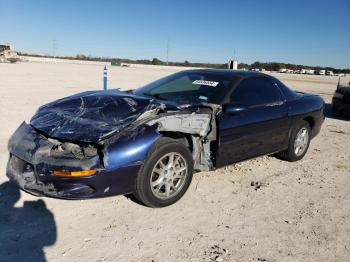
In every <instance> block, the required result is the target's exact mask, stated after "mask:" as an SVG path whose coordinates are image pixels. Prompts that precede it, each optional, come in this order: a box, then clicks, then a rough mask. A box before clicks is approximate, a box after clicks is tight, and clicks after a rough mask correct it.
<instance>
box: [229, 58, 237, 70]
mask: <svg viewBox="0 0 350 262" xmlns="http://www.w3.org/2000/svg"><path fill="white" fill-rule="evenodd" d="M227 65H228V69H231V70H237V69H238V61H237V60H235V59H232V60H230V61H228V64H227Z"/></svg>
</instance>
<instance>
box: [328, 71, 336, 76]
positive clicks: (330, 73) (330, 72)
mask: <svg viewBox="0 0 350 262" xmlns="http://www.w3.org/2000/svg"><path fill="white" fill-rule="evenodd" d="M326 75H328V76H334V73H333V71H331V70H327V71H326Z"/></svg>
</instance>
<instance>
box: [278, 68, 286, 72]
mask: <svg viewBox="0 0 350 262" xmlns="http://www.w3.org/2000/svg"><path fill="white" fill-rule="evenodd" d="M278 72H279V73H286V72H287V68H281V69H280V70H278Z"/></svg>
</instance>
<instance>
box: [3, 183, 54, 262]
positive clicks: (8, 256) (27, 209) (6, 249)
mask: <svg viewBox="0 0 350 262" xmlns="http://www.w3.org/2000/svg"><path fill="white" fill-rule="evenodd" d="M20 196H21V194H20V190H19V189H18V187H17V186H15V185H14V184H13V183H11V182H5V183H3V184H1V185H0V261H36V262H42V261H46V258H45V253H44V250H43V249H44V247H47V246H50V245H53V244H54V243H55V242H56V238H57V232H56V223H55V219H54V216H53V214H52V213H51V211H49V210H48V209H47V208H46V205H45V202H44V201H43V200H41V199H39V200H37V201H24V202H23V207H15V204H16V202H17V201H18V200H19V199H20Z"/></svg>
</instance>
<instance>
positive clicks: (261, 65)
mask: <svg viewBox="0 0 350 262" xmlns="http://www.w3.org/2000/svg"><path fill="white" fill-rule="evenodd" d="M18 54H19V55H22V56H35V57H48V58H54V57H53V56H50V55H38V54H27V53H21V52H18ZM55 58H62V59H70V60H86V61H107V62H111V64H112V65H115V66H118V65H121V64H123V63H126V64H144V65H164V66H166V65H169V66H186V67H205V68H218V69H220V68H221V69H223V68H227V64H226V63H225V64H215V63H191V62H189V61H187V60H186V61H184V62H168V63H167V62H165V61H162V60H160V59H158V58H153V59H151V60H150V59H136V60H134V59H127V58H111V57H96V56H86V55H82V54H77V55H76V56H55ZM284 68H285V69H290V70H301V69H313V70H315V71H319V70H328V71H329V70H331V71H333V72H334V73H345V74H350V68H347V69H339V68H334V67H328V66H326V67H324V66H306V65H297V64H290V63H281V62H259V61H256V62H254V63H252V64H247V63H239V64H238V69H246V70H252V69H260V70H261V69H265V70H267V71H279V70H280V69H284Z"/></svg>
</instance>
